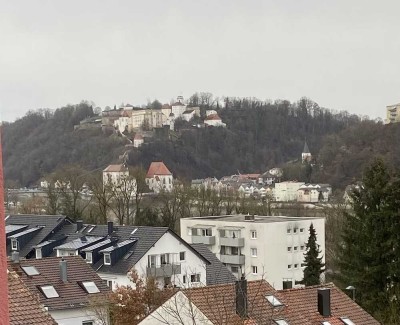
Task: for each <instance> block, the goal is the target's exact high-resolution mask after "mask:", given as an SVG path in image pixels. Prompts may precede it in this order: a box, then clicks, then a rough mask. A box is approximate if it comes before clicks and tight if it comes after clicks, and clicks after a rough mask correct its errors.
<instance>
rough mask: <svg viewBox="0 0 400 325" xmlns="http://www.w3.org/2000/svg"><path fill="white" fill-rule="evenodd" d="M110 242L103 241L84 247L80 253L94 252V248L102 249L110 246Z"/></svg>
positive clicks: (109, 240)
mask: <svg viewBox="0 0 400 325" xmlns="http://www.w3.org/2000/svg"><path fill="white" fill-rule="evenodd" d="M111 242H112V240H111V239H106V240H103V241H101V242H98V243H96V244H93V245H91V246H88V247H85V248H84V249H82V252H91V251H92V250H94V249H96V248H99V247H102V246H104V245H107V244H111Z"/></svg>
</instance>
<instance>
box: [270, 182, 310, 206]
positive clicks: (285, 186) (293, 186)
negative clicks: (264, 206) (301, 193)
mask: <svg viewBox="0 0 400 325" xmlns="http://www.w3.org/2000/svg"><path fill="white" fill-rule="evenodd" d="M304 184H305V183H304V182H292V181H288V182H280V183H275V188H274V191H273V195H274V200H275V201H277V202H293V201H297V191H298V189H299V188H300V187H301V186H302V185H304Z"/></svg>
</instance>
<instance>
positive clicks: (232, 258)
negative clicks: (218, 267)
mask: <svg viewBox="0 0 400 325" xmlns="http://www.w3.org/2000/svg"><path fill="white" fill-rule="evenodd" d="M244 259H245V256H244V255H224V254H221V256H220V260H221V262H222V263H226V264H238V265H243V264H244Z"/></svg>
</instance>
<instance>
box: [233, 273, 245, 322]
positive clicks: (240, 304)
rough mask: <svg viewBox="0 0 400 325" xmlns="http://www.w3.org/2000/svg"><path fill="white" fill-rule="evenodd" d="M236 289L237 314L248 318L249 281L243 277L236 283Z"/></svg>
mask: <svg viewBox="0 0 400 325" xmlns="http://www.w3.org/2000/svg"><path fill="white" fill-rule="evenodd" d="M235 289H236V314H238V315H239V316H240V317H241V318H247V280H246V279H245V278H244V276H242V277H241V278H240V280H238V281H236V283H235Z"/></svg>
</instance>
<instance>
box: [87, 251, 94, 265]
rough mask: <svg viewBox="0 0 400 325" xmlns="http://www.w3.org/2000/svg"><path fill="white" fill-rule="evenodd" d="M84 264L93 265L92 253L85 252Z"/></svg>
mask: <svg viewBox="0 0 400 325" xmlns="http://www.w3.org/2000/svg"><path fill="white" fill-rule="evenodd" d="M86 263H89V264H92V263H93V255H92V252H86Z"/></svg>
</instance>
